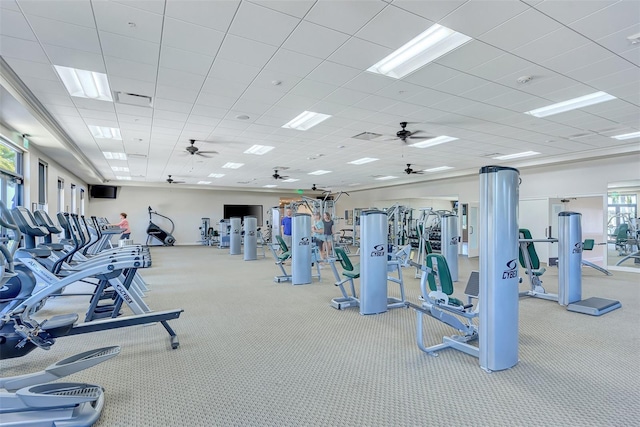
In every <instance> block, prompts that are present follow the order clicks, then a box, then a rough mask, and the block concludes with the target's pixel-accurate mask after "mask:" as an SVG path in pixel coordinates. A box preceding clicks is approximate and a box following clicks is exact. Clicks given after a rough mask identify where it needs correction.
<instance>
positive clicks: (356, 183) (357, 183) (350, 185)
mask: <svg viewBox="0 0 640 427" xmlns="http://www.w3.org/2000/svg"><path fill="white" fill-rule="evenodd" d="M354 185H360V183H359V182H354V183H353V184H349V187H353V186H354Z"/></svg>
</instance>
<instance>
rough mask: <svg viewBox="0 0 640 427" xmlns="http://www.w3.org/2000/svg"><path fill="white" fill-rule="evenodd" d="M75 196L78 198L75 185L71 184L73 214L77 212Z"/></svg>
mask: <svg viewBox="0 0 640 427" xmlns="http://www.w3.org/2000/svg"><path fill="white" fill-rule="evenodd" d="M77 196H78V193H77V190H76V185H75V184H71V213H74V214H77V213H78V211H77V208H78V204H77V203H76V202H77V200H76V198H77Z"/></svg>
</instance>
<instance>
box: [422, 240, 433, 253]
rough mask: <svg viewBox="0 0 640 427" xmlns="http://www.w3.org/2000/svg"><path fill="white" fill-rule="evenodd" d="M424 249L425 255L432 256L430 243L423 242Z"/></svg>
mask: <svg viewBox="0 0 640 427" xmlns="http://www.w3.org/2000/svg"><path fill="white" fill-rule="evenodd" d="M424 249H425V252H426V253H427V254H432V253H433V248H431V242H429V241H428V240H425V241H424Z"/></svg>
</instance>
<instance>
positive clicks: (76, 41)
mask: <svg viewBox="0 0 640 427" xmlns="http://www.w3.org/2000/svg"><path fill="white" fill-rule="evenodd" d="M29 24H31V27H32V28H33V31H34V32H35V33H36V35H37V36H38V39H40V40H46V43H47V44H49V45H55V46H62V47H67V48H70V49H77V50H82V51H85V52H93V53H101V50H100V42H99V41H98V33H97V31H96V30H95V28H87V27H82V26H79V25H74V24H67V23H65V22H60V21H54V20H53V19H46V18H41V17H38V16H31V17H29Z"/></svg>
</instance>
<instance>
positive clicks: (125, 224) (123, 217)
mask: <svg viewBox="0 0 640 427" xmlns="http://www.w3.org/2000/svg"><path fill="white" fill-rule="evenodd" d="M110 225H113V226H115V227H120V228H122V234H121V235H120V240H123V239H128V238H129V236H131V230H130V229H129V220H127V214H126V213H124V212H122V213H121V214H120V222H119V223H117V224H110Z"/></svg>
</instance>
